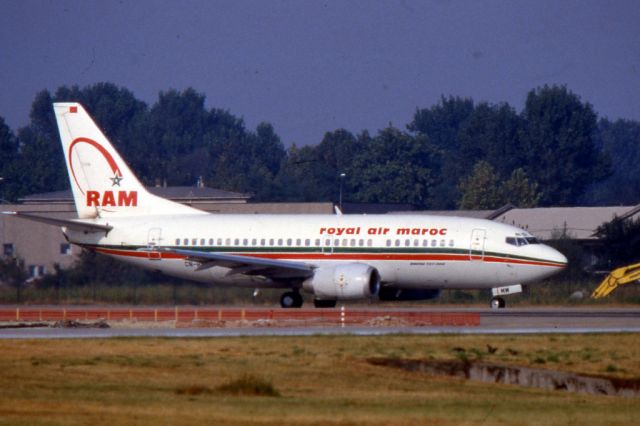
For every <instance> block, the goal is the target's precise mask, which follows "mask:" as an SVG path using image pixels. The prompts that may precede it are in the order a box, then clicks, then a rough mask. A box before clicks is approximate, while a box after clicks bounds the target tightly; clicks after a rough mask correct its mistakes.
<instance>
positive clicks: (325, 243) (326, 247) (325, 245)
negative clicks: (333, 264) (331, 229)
mask: <svg viewBox="0 0 640 426" xmlns="http://www.w3.org/2000/svg"><path fill="white" fill-rule="evenodd" d="M320 247H321V250H322V254H326V255H330V254H333V237H332V236H330V235H329V236H328V235H324V236H321V237H320Z"/></svg>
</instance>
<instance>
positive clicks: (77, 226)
mask: <svg viewBox="0 0 640 426" xmlns="http://www.w3.org/2000/svg"><path fill="white" fill-rule="evenodd" d="M0 213H2V214H6V215H9V216H13V217H17V218H20V219H27V220H32V221H34V222H41V223H46V224H48V225H55V226H64V227H67V228H69V229H74V230H76V231H81V232H109V231H111V230H112V229H113V226H109V225H101V224H99V223H93V222H84V221H82V220H74V219H58V218H55V217H47V216H40V215H37V214H31V213H23V212H0Z"/></svg>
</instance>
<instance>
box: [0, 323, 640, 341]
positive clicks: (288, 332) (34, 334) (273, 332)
mask: <svg viewBox="0 0 640 426" xmlns="http://www.w3.org/2000/svg"><path fill="white" fill-rule="evenodd" d="M596 333H597V334H607V333H640V327H635V326H634V327H602V328H594V327H535V328H501V327H488V328H487V327H470V328H467V327H318V328H314V327H274V328H251V327H246V328H207V329H203V328H180V329H176V328H129V329H125V328H107V329H78V328H73V329H60V328H29V329H2V330H0V339H5V340H6V339H105V338H138V337H163V338H164V337H168V338H207V337H243V336H253V337H258V336H280V337H287V336H333V335H352V336H387V335H403V334H408V335H438V334H459V335H483V334H486V335H507V334H508V335H518V334H522V335H531V334H596Z"/></svg>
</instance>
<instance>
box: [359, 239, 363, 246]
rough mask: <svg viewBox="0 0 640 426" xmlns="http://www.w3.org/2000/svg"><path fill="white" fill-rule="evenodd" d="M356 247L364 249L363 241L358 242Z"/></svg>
mask: <svg viewBox="0 0 640 426" xmlns="http://www.w3.org/2000/svg"><path fill="white" fill-rule="evenodd" d="M358 245H359V246H360V247H364V240H362V239H361V240H360V241H358Z"/></svg>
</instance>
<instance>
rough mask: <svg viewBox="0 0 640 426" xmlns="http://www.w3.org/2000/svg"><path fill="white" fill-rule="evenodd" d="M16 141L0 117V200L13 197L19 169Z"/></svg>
mask: <svg viewBox="0 0 640 426" xmlns="http://www.w3.org/2000/svg"><path fill="white" fill-rule="evenodd" d="M17 158H18V143H17V141H16V138H15V136H14V134H13V132H12V131H11V129H9V126H7V125H6V124H5V122H4V118H2V117H0V178H1V179H0V202H2V200H10V199H13V198H15V192H16V191H17V182H18V176H19V174H20V173H19V172H20V170H19V169H18V167H17V164H16V160H17Z"/></svg>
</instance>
